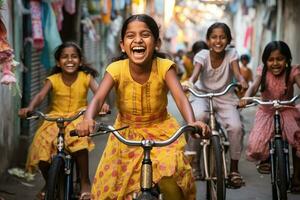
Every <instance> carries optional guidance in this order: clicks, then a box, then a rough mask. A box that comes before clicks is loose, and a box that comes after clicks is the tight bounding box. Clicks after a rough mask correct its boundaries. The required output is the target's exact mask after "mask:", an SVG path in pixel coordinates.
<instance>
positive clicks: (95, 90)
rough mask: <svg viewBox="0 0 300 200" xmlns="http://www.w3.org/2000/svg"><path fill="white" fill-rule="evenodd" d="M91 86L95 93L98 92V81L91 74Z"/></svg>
mask: <svg viewBox="0 0 300 200" xmlns="http://www.w3.org/2000/svg"><path fill="white" fill-rule="evenodd" d="M89 87H90V89H91V90H92V92H93V93H94V94H95V93H96V92H97V88H98V83H97V81H96V80H95V79H94V78H93V77H92V76H91V80H90V84H89Z"/></svg>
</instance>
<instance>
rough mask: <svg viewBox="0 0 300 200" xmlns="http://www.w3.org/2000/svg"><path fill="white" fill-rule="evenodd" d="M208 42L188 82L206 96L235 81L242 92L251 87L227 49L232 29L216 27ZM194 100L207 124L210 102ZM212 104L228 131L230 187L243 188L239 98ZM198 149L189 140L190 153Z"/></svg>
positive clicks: (197, 112) (232, 52)
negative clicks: (207, 93)
mask: <svg viewBox="0 0 300 200" xmlns="http://www.w3.org/2000/svg"><path fill="white" fill-rule="evenodd" d="M206 40H207V44H208V46H209V48H210V49H209V50H201V51H200V52H199V53H197V54H196V55H195V57H194V71H193V74H192V76H191V77H190V79H189V82H190V83H192V84H194V83H195V82H196V81H197V83H196V86H197V87H198V88H200V89H201V90H202V91H204V92H220V91H222V90H224V89H225V88H226V86H228V85H229V84H230V83H231V82H233V80H234V78H235V79H236V80H237V81H238V82H240V83H241V86H242V87H243V88H247V87H248V84H247V82H246V81H245V80H244V78H243V77H242V75H241V74H240V71H239V63H238V59H239V57H238V54H237V52H236V50H235V49H234V48H228V45H229V44H230V42H231V40H232V37H231V32H230V29H229V27H228V26H227V25H226V24H225V23H219V22H217V23H214V24H213V25H211V26H210V27H209V28H208V30H207V34H206ZM191 100H192V107H193V110H194V113H195V116H196V118H197V119H198V120H208V117H209V115H208V112H205V111H208V109H209V104H208V99H202V98H195V97H192V96H191ZM213 103H214V109H215V111H216V115H217V117H218V119H219V122H220V123H221V125H222V126H223V127H225V128H226V131H227V133H228V140H229V142H230V157H231V162H230V174H229V184H230V186H231V187H233V188H239V187H241V186H242V185H243V180H242V177H241V175H240V173H239V170H238V161H239V159H240V156H241V152H242V142H243V131H242V130H243V129H242V123H241V119H240V113H239V111H238V110H237V108H236V106H237V105H238V98H237V97H236V96H235V93H234V90H233V89H232V90H231V91H229V92H228V93H227V94H226V95H224V96H220V97H215V98H214V102H213ZM199 149H200V143H199V141H196V140H195V139H192V138H189V141H188V146H187V150H192V151H196V152H199ZM196 157H199V156H196ZM198 166H199V165H198ZM197 171H199V168H198V169H197V168H196V169H195V172H197ZM196 175H197V173H196ZM196 178H197V177H196Z"/></svg>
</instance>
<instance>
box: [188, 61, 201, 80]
mask: <svg viewBox="0 0 300 200" xmlns="http://www.w3.org/2000/svg"><path fill="white" fill-rule="evenodd" d="M201 68H202V65H201V64H200V63H195V64H194V69H193V73H192V75H191V77H190V78H189V81H190V82H192V83H195V82H196V81H197V79H198V77H199V74H200V72H201Z"/></svg>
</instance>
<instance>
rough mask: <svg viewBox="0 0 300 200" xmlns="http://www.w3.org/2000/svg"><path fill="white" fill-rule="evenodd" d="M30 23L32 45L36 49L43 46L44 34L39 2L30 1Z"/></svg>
mask: <svg viewBox="0 0 300 200" xmlns="http://www.w3.org/2000/svg"><path fill="white" fill-rule="evenodd" d="M30 12H31V23H32V38H33V46H34V48H36V49H42V48H43V47H44V36H43V28H42V18H41V2H40V1H34V0H31V1H30Z"/></svg>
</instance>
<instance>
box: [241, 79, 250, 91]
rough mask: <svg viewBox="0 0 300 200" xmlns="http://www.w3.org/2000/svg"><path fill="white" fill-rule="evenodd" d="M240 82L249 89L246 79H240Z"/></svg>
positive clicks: (244, 87)
mask: <svg viewBox="0 0 300 200" xmlns="http://www.w3.org/2000/svg"><path fill="white" fill-rule="evenodd" d="M240 84H241V87H242V88H243V89H248V87H249V86H248V83H247V82H246V81H245V79H242V80H241V81H240Z"/></svg>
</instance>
